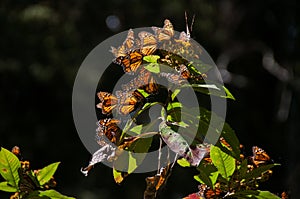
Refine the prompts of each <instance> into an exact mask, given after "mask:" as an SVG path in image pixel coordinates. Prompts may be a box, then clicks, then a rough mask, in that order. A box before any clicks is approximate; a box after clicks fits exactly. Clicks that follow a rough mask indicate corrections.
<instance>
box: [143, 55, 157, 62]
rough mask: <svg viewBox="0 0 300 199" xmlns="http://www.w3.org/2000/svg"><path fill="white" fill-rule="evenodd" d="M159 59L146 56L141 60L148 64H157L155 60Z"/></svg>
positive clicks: (154, 56) (155, 56)
mask: <svg viewBox="0 0 300 199" xmlns="http://www.w3.org/2000/svg"><path fill="white" fill-rule="evenodd" d="M159 58H160V56H159V55H147V56H144V57H143V60H144V61H146V62H149V63H157V60H158V59H159Z"/></svg>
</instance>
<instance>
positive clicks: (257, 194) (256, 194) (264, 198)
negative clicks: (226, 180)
mask: <svg viewBox="0 0 300 199" xmlns="http://www.w3.org/2000/svg"><path fill="white" fill-rule="evenodd" d="M231 197H233V198H257V199H280V197H278V196H276V195H275V194H272V193H271V192H269V191H261V190H243V191H237V192H236V193H234V194H233V195H231Z"/></svg>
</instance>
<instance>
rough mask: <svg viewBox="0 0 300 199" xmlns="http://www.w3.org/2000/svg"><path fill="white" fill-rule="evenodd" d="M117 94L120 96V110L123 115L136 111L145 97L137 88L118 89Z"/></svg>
mask: <svg viewBox="0 0 300 199" xmlns="http://www.w3.org/2000/svg"><path fill="white" fill-rule="evenodd" d="M116 95H117V97H118V98H119V105H118V112H119V113H120V114H122V115H127V114H129V113H131V112H132V111H134V110H135V109H136V108H137V107H138V106H139V105H140V104H141V103H142V102H143V101H144V99H145V98H144V96H143V95H142V94H141V93H140V92H139V91H137V90H135V91H133V92H123V91H118V92H117V93H116Z"/></svg>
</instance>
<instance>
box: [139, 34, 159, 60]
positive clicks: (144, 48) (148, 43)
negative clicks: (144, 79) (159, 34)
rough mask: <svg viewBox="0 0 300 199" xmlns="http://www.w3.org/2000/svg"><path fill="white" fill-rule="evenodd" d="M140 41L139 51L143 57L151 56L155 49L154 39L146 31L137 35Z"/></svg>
mask: <svg viewBox="0 0 300 199" xmlns="http://www.w3.org/2000/svg"><path fill="white" fill-rule="evenodd" d="M138 36H139V38H140V40H141V47H140V51H141V53H142V54H143V55H151V54H153V53H154V52H155V50H156V48H157V40H156V37H155V36H154V35H153V34H151V33H149V32H146V31H142V32H140V33H139V34H138Z"/></svg>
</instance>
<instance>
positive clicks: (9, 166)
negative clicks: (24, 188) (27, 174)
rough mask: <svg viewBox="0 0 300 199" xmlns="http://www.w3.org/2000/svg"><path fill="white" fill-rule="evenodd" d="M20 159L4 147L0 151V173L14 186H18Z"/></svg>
mask: <svg viewBox="0 0 300 199" xmlns="http://www.w3.org/2000/svg"><path fill="white" fill-rule="evenodd" d="M20 167H21V164H20V161H19V159H18V158H17V156H15V155H14V154H13V153H12V152H10V151H8V150H7V149H5V148H1V151H0V174H1V175H2V177H3V178H4V179H5V180H6V181H7V182H8V184H9V185H11V186H12V187H14V188H16V189H17V188H18V183H19V180H20V178H19V174H18V169H19V168H20Z"/></svg>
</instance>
